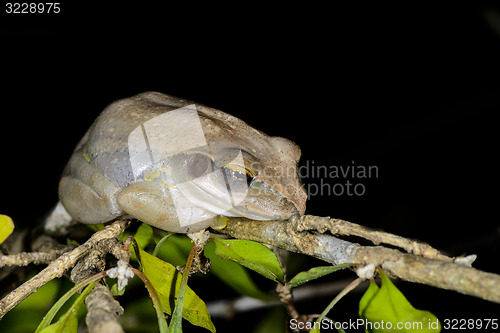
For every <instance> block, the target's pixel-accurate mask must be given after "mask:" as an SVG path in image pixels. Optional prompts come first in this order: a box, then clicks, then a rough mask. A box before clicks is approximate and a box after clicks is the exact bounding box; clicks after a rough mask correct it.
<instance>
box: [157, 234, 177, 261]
mask: <svg viewBox="0 0 500 333" xmlns="http://www.w3.org/2000/svg"><path fill="white" fill-rule="evenodd" d="M173 234H174V233H173V232H168V233H167V234H166V235H165V236H163V237H162V239H160V240H159V241H158V243H157V244H156V246H155V249H154V250H153V255H154V256H155V257H156V256H157V254H158V252H159V251H160V248H161V247H162V246H163V243H165V241H166V240H167V239H168V238H169V237H170V236H172V235H173Z"/></svg>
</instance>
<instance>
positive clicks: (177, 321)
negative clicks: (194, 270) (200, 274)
mask: <svg viewBox="0 0 500 333" xmlns="http://www.w3.org/2000/svg"><path fill="white" fill-rule="evenodd" d="M198 250H199V248H198V246H196V245H195V246H193V248H192V249H191V252H189V257H188V259H187V261H186V266H184V272H183V273H182V281H181V286H180V288H179V294H178V295H177V301H176V302H175V308H174V312H173V313H172V320H171V321H170V327H171V328H172V333H181V332H182V308H183V306H184V295H185V293H186V288H187V280H188V277H189V272H190V271H191V266H192V264H193V259H194V256H195V254H196V252H198Z"/></svg>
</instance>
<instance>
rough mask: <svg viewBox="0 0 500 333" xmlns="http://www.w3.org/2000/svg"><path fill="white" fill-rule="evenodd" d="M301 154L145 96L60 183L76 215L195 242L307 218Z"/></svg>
mask: <svg viewBox="0 0 500 333" xmlns="http://www.w3.org/2000/svg"><path fill="white" fill-rule="evenodd" d="M299 157H300V149H299V147H298V146H297V145H295V144H294V143H293V142H291V141H289V140H287V139H284V138H281V137H271V136H268V135H266V134H264V133H262V132H260V131H258V130H256V129H254V128H252V127H250V126H249V125H248V124H246V123H245V122H243V121H242V120H240V119H238V118H235V117H233V116H231V115H229V114H227V113H224V112H222V111H219V110H216V109H213V108H209V107H206V106H204V105H201V104H198V103H194V102H191V101H187V100H183V99H179V98H176V97H172V96H168V95H164V94H161V93H156V92H146V93H142V94H139V95H136V96H133V97H130V98H126V99H122V100H119V101H116V102H114V103H112V104H111V105H109V106H108V107H107V108H106V109H105V110H104V111H103V112H102V113H101V114H100V115H99V117H98V118H97V119H96V121H95V122H94V124H93V125H92V126H91V127H90V129H89V130H88V131H87V133H86V134H85V136H84V137H83V138H82V140H81V141H80V143H79V144H78V145H77V147H76V149H75V151H74V153H73V155H72V156H71V158H70V160H69V162H68V164H67V166H66V168H65V170H64V172H63V176H62V178H61V181H60V185H59V198H60V201H61V203H62V205H63V206H64V208H65V209H66V211H67V213H69V215H70V216H71V217H72V218H73V219H75V220H77V221H79V222H82V223H86V224H97V223H104V222H108V221H111V220H114V219H116V218H119V217H124V218H136V219H138V220H141V221H143V222H145V223H147V224H150V225H152V226H154V227H157V228H160V229H163V230H167V231H171V232H180V233H192V232H197V231H200V230H203V229H205V228H207V227H208V226H210V225H211V224H212V223H213V221H214V219H215V218H216V217H217V216H220V215H222V216H240V217H247V218H250V219H255V220H275V219H278V220H284V219H288V218H290V217H291V216H293V215H302V214H303V213H304V211H305V202H306V193H305V191H304V189H303V187H302V186H301V183H300V179H299V177H298V175H297V171H296V170H297V169H296V166H297V162H298V160H299Z"/></svg>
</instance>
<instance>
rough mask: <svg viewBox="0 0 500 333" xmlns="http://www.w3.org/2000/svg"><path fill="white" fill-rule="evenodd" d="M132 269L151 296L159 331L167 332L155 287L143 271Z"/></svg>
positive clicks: (165, 321)
mask: <svg viewBox="0 0 500 333" xmlns="http://www.w3.org/2000/svg"><path fill="white" fill-rule="evenodd" d="M132 271H134V274H135V275H137V276H138V277H139V278H140V279H141V280H142V282H144V284H145V285H146V288H147V289H148V292H149V296H150V297H151V300H152V301H153V306H154V308H155V310H156V317H157V318H158V326H159V327H160V332H161V333H168V332H169V329H168V325H167V320H166V319H165V314H164V313H163V309H162V307H161V303H160V298H159V297H158V293H157V292H156V289H155V288H154V287H153V285H152V284H151V282H149V280H148V278H147V277H146V275H144V273H143V272H141V271H140V270H138V269H137V268H133V267H132Z"/></svg>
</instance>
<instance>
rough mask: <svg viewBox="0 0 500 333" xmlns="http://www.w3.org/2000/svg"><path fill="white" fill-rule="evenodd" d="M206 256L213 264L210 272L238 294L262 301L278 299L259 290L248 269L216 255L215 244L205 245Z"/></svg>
mask: <svg viewBox="0 0 500 333" xmlns="http://www.w3.org/2000/svg"><path fill="white" fill-rule="evenodd" d="M205 256H206V257H207V258H208V259H210V262H211V263H210V272H211V273H213V274H215V276H217V277H218V278H219V279H221V280H222V281H223V282H224V283H225V284H227V285H228V286H229V287H231V288H233V289H234V290H235V291H236V292H237V293H238V294H241V295H245V296H249V297H253V298H257V299H261V300H271V299H276V296H275V295H271V294H267V293H265V292H263V291H262V290H260V289H259V287H258V286H257V285H256V284H255V282H254V281H253V280H252V278H251V277H250V274H248V271H247V269H246V268H244V267H243V266H241V265H240V264H237V263H235V262H234V261H231V260H226V259H222V258H221V257H218V256H217V255H215V244H214V242H209V243H208V244H207V245H205Z"/></svg>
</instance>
